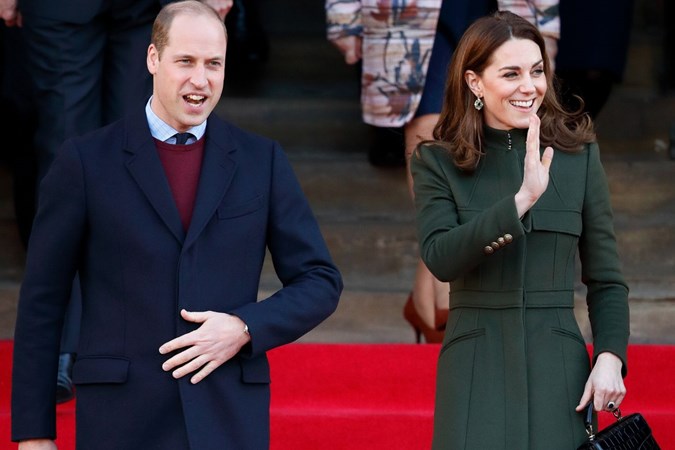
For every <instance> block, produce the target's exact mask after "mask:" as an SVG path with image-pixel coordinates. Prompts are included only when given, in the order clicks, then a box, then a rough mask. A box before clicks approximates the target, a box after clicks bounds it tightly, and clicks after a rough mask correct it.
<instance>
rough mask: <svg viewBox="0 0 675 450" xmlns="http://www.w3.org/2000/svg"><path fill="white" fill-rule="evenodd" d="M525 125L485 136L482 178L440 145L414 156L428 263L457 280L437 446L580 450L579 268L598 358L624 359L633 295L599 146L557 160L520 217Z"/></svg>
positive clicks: (443, 363)
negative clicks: (621, 260) (604, 355)
mask: <svg viewBox="0 0 675 450" xmlns="http://www.w3.org/2000/svg"><path fill="white" fill-rule="evenodd" d="M526 133H527V130H511V131H499V130H494V129H490V128H485V131H484V137H483V151H484V155H483V156H482V158H481V160H480V163H479V165H478V167H477V169H476V170H475V172H474V173H466V172H463V171H461V170H460V169H458V168H457V167H456V166H455V165H454V164H453V162H452V159H451V157H450V155H449V154H448V153H447V151H445V150H444V149H442V148H440V147H435V146H424V147H422V148H421V149H420V151H419V152H418V153H417V154H416V155H414V156H413V159H412V172H413V176H414V180H415V202H416V206H417V221H418V231H419V240H420V247H421V249H420V251H421V255H422V259H423V260H424V262H425V263H426V264H427V266H428V267H429V269H430V270H431V272H432V273H433V274H434V275H435V276H436V277H438V278H439V279H440V280H442V281H450V282H451V295H450V309H451V310H450V317H449V322H448V325H447V329H446V335H445V340H444V343H443V346H442V349H441V353H440V357H439V362H438V374H437V392H436V410H435V417H434V439H433V449H434V450H528V449H529V450H575V449H576V448H577V446H578V445H580V444H581V443H583V442H584V440H585V439H586V433H585V429H584V425H583V418H582V416H581V414H579V413H577V412H576V411H575V407H576V405H577V404H578V403H579V400H580V398H581V395H582V393H583V390H584V385H585V383H586V381H587V378H588V375H589V373H590V361H589V357H588V353H587V350H586V346H585V343H584V339H583V337H582V335H581V333H580V330H579V327H578V325H577V323H576V320H575V317H574V311H573V308H574V286H575V279H576V274H577V272H576V270H575V261H576V255H577V249H578V250H579V252H578V255H579V258H580V261H581V277H582V281H583V282H584V283H585V284H586V286H587V304H588V312H589V317H590V322H591V327H592V331H593V343H594V351H593V355H594V358H595V357H597V355H598V354H599V353H601V352H606V351H607V352H611V353H614V354H615V355H617V356H618V357H619V358H621V360H622V361H623V363H624V366H623V367H624V369H623V370H624V375H625V371H626V347H627V345H628V335H629V325H628V321H629V320H628V288H627V286H626V283H625V281H624V279H623V276H622V274H621V269H620V263H619V257H618V254H617V249H616V239H615V236H614V231H613V218H612V210H611V206H610V198H609V190H608V186H607V181H606V177H605V174H604V171H603V169H602V166H601V164H600V155H599V152H598V147H597V145H596V144H589V145H586V146H585V147H584V149H583V151H581V152H578V153H566V152H562V151H556V152H555V155H554V157H553V162H552V165H551V169H550V180H549V184H548V187H547V189H546V192H545V193H544V194H543V195H542V196H541V198H540V199H539V200H538V201H537V203H536V204H535V205H534V207H533V208H532V209H531V210H530V211H528V212H527V213H526V214H525V215H524V216H523V218H522V219H519V217H518V213H517V211H516V206H515V200H514V195H515V193H516V192H517V191H518V189H519V188H520V186H521V184H522V181H523V159H524V155H525V138H526Z"/></svg>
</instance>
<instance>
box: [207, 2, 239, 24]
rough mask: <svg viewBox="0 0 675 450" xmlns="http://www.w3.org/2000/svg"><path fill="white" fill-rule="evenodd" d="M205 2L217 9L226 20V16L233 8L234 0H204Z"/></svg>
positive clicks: (222, 18)
mask: <svg viewBox="0 0 675 450" xmlns="http://www.w3.org/2000/svg"><path fill="white" fill-rule="evenodd" d="M203 1H204V3H206V4H207V5H209V6H210V7H211V8H213V9H215V10H216V12H217V13H218V15H219V16H220V18H221V20H225V16H227V13H229V12H230V10H231V9H232V0H203Z"/></svg>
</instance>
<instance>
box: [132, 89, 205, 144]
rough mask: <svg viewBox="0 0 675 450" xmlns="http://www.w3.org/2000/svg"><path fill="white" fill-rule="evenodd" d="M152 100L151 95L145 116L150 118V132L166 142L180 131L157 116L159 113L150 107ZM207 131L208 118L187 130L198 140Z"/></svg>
mask: <svg viewBox="0 0 675 450" xmlns="http://www.w3.org/2000/svg"><path fill="white" fill-rule="evenodd" d="M151 101H152V97H150V99H149V100H148V103H146V105H145V116H146V117H147V119H148V126H149V127H150V134H152V137H154V138H155V139H157V140H158V141H162V142H166V141H167V140H169V139H171V138H172V137H173V136H174V135H175V134H176V133H178V131H177V130H175V129H174V128H173V127H171V126H170V125H168V124H167V123H166V122H164V121H163V120H162V119H160V118H159V117H158V116H157V114H155V112H154V111H153V110H152V108H151V107H150V102H151ZM205 132H206V120H205V121H204V122H202V123H200V124H199V125H197V126H194V127H192V128H190V129H189V130H187V133H192V134H193V135H194V137H195V138H196V139H197V140H199V139H201V138H202V136H204V133H205ZM188 142H189V141H188Z"/></svg>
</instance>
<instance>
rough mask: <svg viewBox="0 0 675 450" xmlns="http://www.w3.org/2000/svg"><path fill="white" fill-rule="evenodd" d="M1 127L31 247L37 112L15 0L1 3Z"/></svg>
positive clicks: (22, 230) (2, 156)
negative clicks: (34, 138) (34, 140)
mask: <svg viewBox="0 0 675 450" xmlns="http://www.w3.org/2000/svg"><path fill="white" fill-rule="evenodd" d="M0 19H2V20H4V23H3V22H0V124H2V125H1V127H2V136H4V142H3V145H2V147H1V150H0V160H1V161H2V162H3V163H5V164H7V166H8V168H9V170H10V172H11V174H12V194H13V200H14V213H15V217H16V223H17V227H18V231H19V238H20V239H21V243H22V244H23V246H24V248H26V247H27V246H28V237H29V235H30V228H31V226H32V223H33V216H34V215H35V197H36V195H35V189H36V177H37V162H36V160H35V158H36V155H35V149H34V142H33V136H34V135H35V131H36V127H37V108H36V103H35V92H34V89H33V85H32V82H31V78H30V76H29V75H28V73H27V68H26V58H25V42H24V37H23V33H22V31H23V30H21V28H20V27H18V26H17V25H19V23H18V17H17V16H16V2H15V1H14V0H0Z"/></svg>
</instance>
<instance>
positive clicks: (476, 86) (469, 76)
mask: <svg viewBox="0 0 675 450" xmlns="http://www.w3.org/2000/svg"><path fill="white" fill-rule="evenodd" d="M464 81H466V85H467V86H469V89H471V92H473V95H475V96H476V97H479V98H481V97H483V84H482V83H481V79H480V77H479V76H478V75H477V74H476V72H474V71H473V70H467V71H466V72H464Z"/></svg>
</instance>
